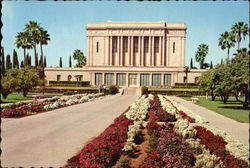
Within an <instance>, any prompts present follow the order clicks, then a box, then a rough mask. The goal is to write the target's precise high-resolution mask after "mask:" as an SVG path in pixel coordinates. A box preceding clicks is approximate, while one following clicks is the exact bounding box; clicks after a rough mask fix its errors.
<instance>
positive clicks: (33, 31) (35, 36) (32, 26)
mask: <svg viewBox="0 0 250 168" xmlns="http://www.w3.org/2000/svg"><path fill="white" fill-rule="evenodd" d="M39 28H40V24H39V23H37V22H35V21H29V23H27V24H26V25H25V31H26V32H27V33H28V34H29V41H30V43H31V45H32V47H33V49H34V59H35V66H38V57H37V54H36V53H37V52H36V45H37V44H39V36H40V34H39Z"/></svg>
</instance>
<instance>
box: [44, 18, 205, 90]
mask: <svg viewBox="0 0 250 168" xmlns="http://www.w3.org/2000/svg"><path fill="white" fill-rule="evenodd" d="M186 30H187V28H186V25H185V23H168V22H164V21H158V22H116V21H107V22H104V23H88V24H87V27H86V31H87V33H86V34H87V38H86V39H87V48H86V49H87V65H86V66H83V67H81V68H59V67H48V68H45V75H46V78H47V80H48V81H74V80H83V81H90V84H91V85H119V86H124V87H139V86H173V85H175V83H183V82H188V83H195V81H196V80H197V79H198V77H199V76H200V75H201V72H202V71H203V70H198V69H192V70H190V72H188V77H187V73H185V47H186V42H185V41H186Z"/></svg>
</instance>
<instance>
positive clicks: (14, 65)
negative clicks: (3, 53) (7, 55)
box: [12, 49, 19, 69]
mask: <svg viewBox="0 0 250 168" xmlns="http://www.w3.org/2000/svg"><path fill="white" fill-rule="evenodd" d="M12 58H13V68H17V69H18V68H19V61H18V56H17V52H16V50H15V49H14V50H13V57H12Z"/></svg>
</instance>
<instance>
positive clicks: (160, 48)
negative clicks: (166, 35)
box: [158, 36, 162, 66]
mask: <svg viewBox="0 0 250 168" xmlns="http://www.w3.org/2000/svg"><path fill="white" fill-rule="evenodd" d="M161 50H162V37H161V36H159V61H158V65H160V66H162V51H161Z"/></svg>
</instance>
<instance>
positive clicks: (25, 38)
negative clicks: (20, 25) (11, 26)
mask: <svg viewBox="0 0 250 168" xmlns="http://www.w3.org/2000/svg"><path fill="white" fill-rule="evenodd" d="M29 38H30V37H29V33H28V32H19V33H18V34H17V36H16V41H15V44H16V46H17V48H20V47H21V48H22V49H23V59H24V60H25V59H26V58H25V57H26V49H31V48H32V45H31V43H30V40H29Z"/></svg>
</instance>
